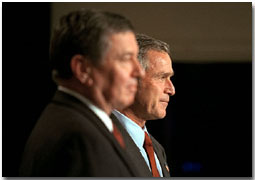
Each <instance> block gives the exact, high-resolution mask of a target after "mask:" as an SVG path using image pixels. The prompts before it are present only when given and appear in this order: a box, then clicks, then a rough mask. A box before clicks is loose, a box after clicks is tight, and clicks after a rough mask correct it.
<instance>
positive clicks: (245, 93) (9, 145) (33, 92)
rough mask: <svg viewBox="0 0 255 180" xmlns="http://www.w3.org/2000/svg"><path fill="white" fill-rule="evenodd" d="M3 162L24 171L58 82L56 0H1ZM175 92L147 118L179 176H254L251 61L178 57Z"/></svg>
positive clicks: (10, 171) (8, 171) (7, 173)
mask: <svg viewBox="0 0 255 180" xmlns="http://www.w3.org/2000/svg"><path fill="white" fill-rule="evenodd" d="M2 7H3V8H2V12H3V13H2V19H3V21H2V27H3V29H2V33H3V34H2V38H3V42H2V44H3V46H2V47H3V56H2V58H3V61H2V62H3V63H2V87H3V89H2V98H3V103H2V108H3V110H2V112H3V113H2V120H3V121H2V130H3V131H2V146H3V151H2V153H3V154H2V158H3V162H2V168H3V171H2V172H3V174H2V175H3V177H14V176H18V167H19V163H20V158H21V154H22V151H23V148H24V145H25V142H26V140H27V138H28V136H29V134H30V132H31V130H32V128H33V126H34V124H35V123H36V120H37V118H38V117H39V115H40V113H41V111H42V110H43V108H44V107H45V106H46V104H47V103H48V102H49V101H50V99H51V97H52V96H53V94H54V91H55V89H56V85H55V84H54V83H53V82H52V80H51V73H50V69H49V58H48V49H49V38H50V23H51V4H50V3H2ZM173 68H174V71H175V76H174V77H173V83H174V85H175V88H176V95H175V96H173V97H172V98H171V101H170V104H169V106H168V108H167V116H166V117H165V118H164V119H163V120H156V121H153V122H148V123H147V128H148V129H149V132H151V134H152V135H153V136H154V137H155V138H156V139H158V141H159V142H160V143H161V144H162V145H163V146H164V147H165V150H166V154H167V156H168V164H169V167H170V170H171V175H172V176H177V177H180V176H181V177H183V176H192V177H193V176H198V177H199V176H206V177H219V176H222V177H234V176H238V177H251V176H252V63H251V60H250V62H247V61H244V62H242V61H238V62H227V63H226V62H215V63H203V62H202V61H200V62H199V63H188V62H187V63H182V62H181V61H177V62H175V61H174V62H173Z"/></svg>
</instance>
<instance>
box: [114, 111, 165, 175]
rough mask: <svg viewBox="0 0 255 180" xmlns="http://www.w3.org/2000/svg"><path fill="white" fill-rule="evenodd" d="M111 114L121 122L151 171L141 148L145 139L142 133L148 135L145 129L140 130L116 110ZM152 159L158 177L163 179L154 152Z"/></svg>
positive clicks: (144, 152) (145, 154)
mask: <svg viewBox="0 0 255 180" xmlns="http://www.w3.org/2000/svg"><path fill="white" fill-rule="evenodd" d="M112 113H113V114H114V115H115V116H116V117H117V119H118V120H119V121H120V122H121V124H122V125H123V126H124V128H125V129H126V130H127V132H128V133H129V135H130V136H131V138H132V139H133V141H134V142H135V144H136V146H137V147H138V148H139V150H140V153H141V154H142V156H143V158H144V160H145V162H146V164H147V165H148V167H149V169H150V171H151V167H150V161H149V159H148V156H147V153H146V151H145V149H144V148H143V144H144V139H145V134H144V132H147V133H148V131H147V129H146V127H145V126H144V128H143V129H142V128H141V127H140V126H139V125H138V124H136V123H135V122H134V121H132V120H131V119H129V118H128V117H127V116H125V115H124V114H122V113H120V112H119V111H117V110H114V111H113V112H112ZM148 135H149V134H148ZM154 157H155V161H156V165H157V169H158V172H159V175H160V177H163V174H162V169H161V166H160V163H159V160H158V157H157V154H156V153H155V152H154Z"/></svg>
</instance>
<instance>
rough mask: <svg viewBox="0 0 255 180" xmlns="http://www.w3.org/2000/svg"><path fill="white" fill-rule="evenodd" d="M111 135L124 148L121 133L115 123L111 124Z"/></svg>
mask: <svg viewBox="0 0 255 180" xmlns="http://www.w3.org/2000/svg"><path fill="white" fill-rule="evenodd" d="M113 135H114V136H115V138H116V140H117V141H118V142H119V144H120V146H121V147H122V148H125V143H124V140H123V138H122V135H121V133H120V131H119V130H118V128H117V126H116V125H115V124H113Z"/></svg>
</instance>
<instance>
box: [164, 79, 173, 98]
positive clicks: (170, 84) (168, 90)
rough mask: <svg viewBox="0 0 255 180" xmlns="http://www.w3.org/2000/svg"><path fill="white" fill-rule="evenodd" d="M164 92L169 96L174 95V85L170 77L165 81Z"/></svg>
mask: <svg viewBox="0 0 255 180" xmlns="http://www.w3.org/2000/svg"><path fill="white" fill-rule="evenodd" d="M165 93H167V94H169V95H170V96H173V95H175V87H174V84H173V82H172V81H171V79H168V80H167V82H166V87H165Z"/></svg>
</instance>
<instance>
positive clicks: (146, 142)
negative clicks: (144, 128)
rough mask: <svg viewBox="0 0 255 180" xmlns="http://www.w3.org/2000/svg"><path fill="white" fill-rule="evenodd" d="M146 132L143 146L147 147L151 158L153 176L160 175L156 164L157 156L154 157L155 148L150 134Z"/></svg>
mask: <svg viewBox="0 0 255 180" xmlns="http://www.w3.org/2000/svg"><path fill="white" fill-rule="evenodd" d="M144 133H145V140H144V144H143V147H144V148H145V150H146V153H147V155H148V157H149V160H150V165H151V172H152V176H153V177H160V175H159V172H158V169H157V166H156V161H155V157H154V150H153V145H152V141H151V138H150V137H149V135H148V134H147V133H146V132H144Z"/></svg>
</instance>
